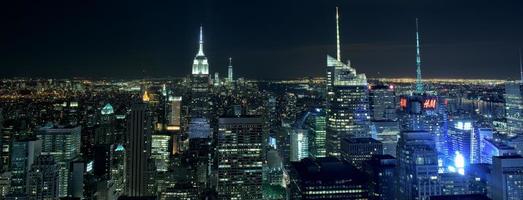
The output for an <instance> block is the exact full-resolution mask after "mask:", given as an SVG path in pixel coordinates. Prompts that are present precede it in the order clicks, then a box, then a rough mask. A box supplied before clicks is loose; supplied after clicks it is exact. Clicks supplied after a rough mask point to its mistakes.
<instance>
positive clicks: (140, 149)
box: [126, 104, 151, 197]
mask: <svg viewBox="0 0 523 200" xmlns="http://www.w3.org/2000/svg"><path fill="white" fill-rule="evenodd" d="M150 126H151V123H150V119H149V113H148V109H147V105H146V104H135V105H133V106H132V108H131V113H130V114H129V119H128V127H127V134H128V135H127V137H128V141H127V142H128V143H127V148H126V149H127V151H128V152H127V155H128V157H127V159H128V160H127V189H126V195H127V196H130V197H140V196H146V184H147V181H146V180H147V177H146V172H147V166H148V165H147V159H148V158H149V154H150V138H151V132H150Z"/></svg>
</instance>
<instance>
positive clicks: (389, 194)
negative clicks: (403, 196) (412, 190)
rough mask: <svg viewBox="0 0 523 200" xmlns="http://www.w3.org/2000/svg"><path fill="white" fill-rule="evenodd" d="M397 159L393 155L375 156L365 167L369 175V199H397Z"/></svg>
mask: <svg viewBox="0 0 523 200" xmlns="http://www.w3.org/2000/svg"><path fill="white" fill-rule="evenodd" d="M396 162H397V161H396V158H394V157H392V156H391V155H373V156H372V158H371V159H370V160H369V161H367V162H366V163H365V165H364V169H365V172H367V174H368V175H369V198H370V199H381V200H389V199H390V200H393V199H395V196H394V195H395V194H396V191H395V189H396V188H395V187H394V186H395V185H396Z"/></svg>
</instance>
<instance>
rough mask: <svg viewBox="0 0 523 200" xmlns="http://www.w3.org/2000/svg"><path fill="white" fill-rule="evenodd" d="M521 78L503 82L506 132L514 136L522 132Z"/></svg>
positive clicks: (522, 85) (522, 99)
mask: <svg viewBox="0 0 523 200" xmlns="http://www.w3.org/2000/svg"><path fill="white" fill-rule="evenodd" d="M522 81H523V80H519V81H508V82H506V83H505V95H504V98H505V113H506V114H505V115H506V119H507V134H508V135H509V136H516V135H520V134H523V82H522Z"/></svg>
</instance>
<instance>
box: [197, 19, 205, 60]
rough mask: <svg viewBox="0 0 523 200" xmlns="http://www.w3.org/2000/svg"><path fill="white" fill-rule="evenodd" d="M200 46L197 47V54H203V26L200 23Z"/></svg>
mask: <svg viewBox="0 0 523 200" xmlns="http://www.w3.org/2000/svg"><path fill="white" fill-rule="evenodd" d="M199 44H200V47H199V49H198V55H199V56H203V55H204V54H203V26H202V25H200V40H199Z"/></svg>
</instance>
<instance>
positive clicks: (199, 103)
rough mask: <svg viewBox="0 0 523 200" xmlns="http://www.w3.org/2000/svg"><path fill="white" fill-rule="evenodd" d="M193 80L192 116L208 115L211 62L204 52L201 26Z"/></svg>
mask: <svg viewBox="0 0 523 200" xmlns="http://www.w3.org/2000/svg"><path fill="white" fill-rule="evenodd" d="M190 82H191V102H190V109H191V111H190V112H191V116H194V117H207V116H208V115H209V110H210V104H209V101H210V98H209V94H208V93H209V91H210V87H211V85H212V84H211V78H210V76H209V63H208V61H207V57H205V54H204V53H203V27H201V26H200V40H199V49H198V53H197V54H196V56H195V57H194V61H193V66H192V75H191V77H190Z"/></svg>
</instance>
